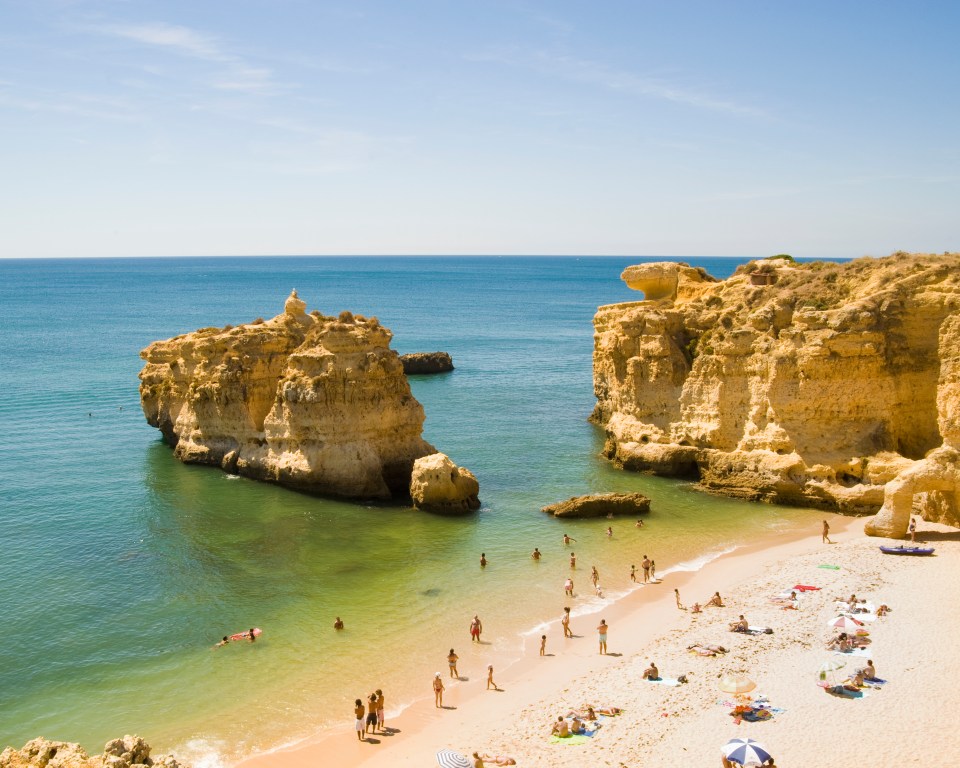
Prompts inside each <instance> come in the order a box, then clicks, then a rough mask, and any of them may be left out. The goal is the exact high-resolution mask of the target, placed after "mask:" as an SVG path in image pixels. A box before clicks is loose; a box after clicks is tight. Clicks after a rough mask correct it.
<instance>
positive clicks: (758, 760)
mask: <svg viewBox="0 0 960 768" xmlns="http://www.w3.org/2000/svg"><path fill="white" fill-rule="evenodd" d="M720 751H721V752H723V756H724V757H725V758H727V760H729V761H730V762H731V763H740V765H763V764H764V763H765V762H766V761H767V760H769V759H770V753H769V752H767V750H766V748H765V747H764V746H763V744H761V743H760V742H759V741H754V740H753V739H730V741H728V742H727V743H726V744H724V745H723V746H722V747H721V748H720Z"/></svg>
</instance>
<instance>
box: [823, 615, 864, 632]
mask: <svg viewBox="0 0 960 768" xmlns="http://www.w3.org/2000/svg"><path fill="white" fill-rule="evenodd" d="M827 626H828V627H832V628H833V629H842V630H843V631H844V632H856V631H857V630H858V629H863V622H862V621H857V620H856V619H854V618H852V617H851V616H837V618H835V619H830V621H828V622H827Z"/></svg>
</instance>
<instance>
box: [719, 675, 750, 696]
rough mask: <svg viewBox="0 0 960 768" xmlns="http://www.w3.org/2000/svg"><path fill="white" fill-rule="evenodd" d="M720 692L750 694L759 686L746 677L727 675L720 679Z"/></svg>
mask: <svg viewBox="0 0 960 768" xmlns="http://www.w3.org/2000/svg"><path fill="white" fill-rule="evenodd" d="M719 687H720V690H721V691H724V692H726V693H737V694H740V693H749V692H750V691H752V690H753V689H754V688H756V687H757V684H756V683H755V682H753V680H751V679H750V678H749V677H747V676H746V675H734V674H726V675H724V676H723V677H721V678H720V686H719Z"/></svg>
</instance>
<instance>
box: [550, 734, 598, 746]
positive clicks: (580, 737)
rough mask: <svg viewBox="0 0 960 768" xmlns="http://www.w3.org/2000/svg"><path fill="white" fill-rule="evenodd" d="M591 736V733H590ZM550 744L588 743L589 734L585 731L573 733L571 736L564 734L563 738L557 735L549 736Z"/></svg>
mask: <svg viewBox="0 0 960 768" xmlns="http://www.w3.org/2000/svg"><path fill="white" fill-rule="evenodd" d="M590 735H591V736H592V735H593V734H590ZM550 743H551V744H589V743H590V736H588V735H587V734H585V733H575V734H573V735H572V736H565V737H563V738H561V737H559V736H551V737H550Z"/></svg>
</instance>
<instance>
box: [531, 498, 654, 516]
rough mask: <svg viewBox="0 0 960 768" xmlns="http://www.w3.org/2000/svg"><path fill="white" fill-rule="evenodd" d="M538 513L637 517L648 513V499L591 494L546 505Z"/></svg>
mask: <svg viewBox="0 0 960 768" xmlns="http://www.w3.org/2000/svg"><path fill="white" fill-rule="evenodd" d="M540 511H541V512H546V513H547V514H550V515H553V516H554V517H605V516H606V515H610V514H612V515H633V516H637V515H641V514H645V513H647V512H649V511H650V499H648V498H647V497H646V496H644V495H643V494H642V493H593V494H588V495H586V496H574V497H572V498H570V499H567V500H566V501H558V502H557V503H556V504H548V505H547V506H545V507H543V508H542V509H541V510H540Z"/></svg>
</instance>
